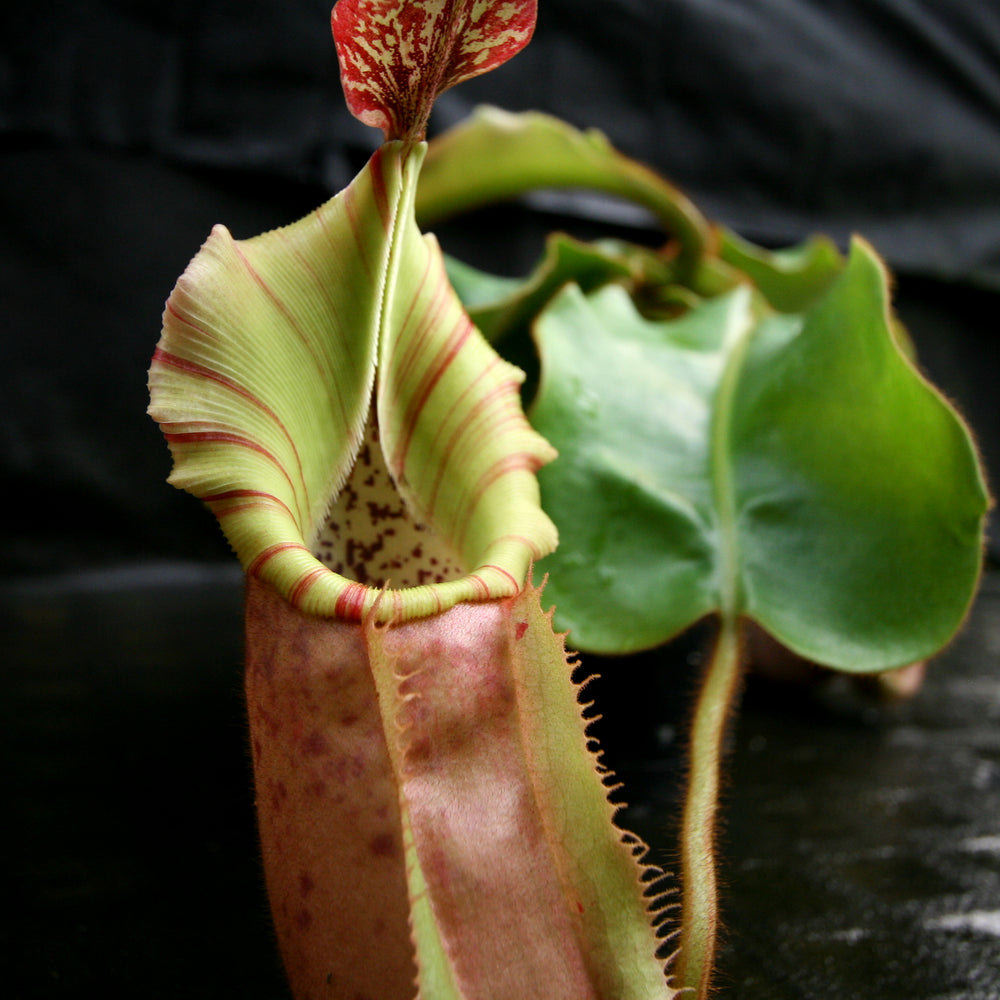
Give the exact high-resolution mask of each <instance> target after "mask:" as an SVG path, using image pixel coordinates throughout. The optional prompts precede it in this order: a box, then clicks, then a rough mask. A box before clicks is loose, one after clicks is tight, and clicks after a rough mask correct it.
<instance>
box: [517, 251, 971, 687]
mask: <svg viewBox="0 0 1000 1000" xmlns="http://www.w3.org/2000/svg"><path fill="white" fill-rule="evenodd" d="M888 310H889V293H888V288H887V278H886V273H885V271H884V268H883V266H882V264H881V262H880V261H879V260H878V259H877V257H876V256H875V254H874V252H873V251H871V249H870V248H869V247H868V246H867V245H866V244H864V243H863V242H861V241H856V242H855V244H854V245H853V247H852V250H851V254H850V258H849V261H848V264H847V267H846V269H845V270H844V272H843V273H842V274H841V275H840V276H839V277H838V278H837V279H836V280H835V281H834V283H833V284H832V285H831V287H830V288H829V290H828V292H827V293H826V294H825V295H823V296H822V297H821V298H820V299H819V300H818V301H817V302H816V303H815V304H814V305H813V306H812V307H811V308H810V309H809V310H808V311H807V312H806V313H804V314H803V315H771V316H768V317H765V318H764V319H762V320H759V321H758V320H757V319H756V318H755V314H754V311H753V309H752V306H751V302H750V294H749V291H748V290H745V289H737V290H734V291H733V292H730V293H728V294H726V295H724V296H720V297H719V298H717V299H714V300H711V301H708V302H705V303H704V304H702V305H700V306H698V307H697V308H695V309H693V310H692V311H691V312H690V313H688V314H687V315H685V316H684V317H683V318H681V319H679V320H675V321H672V322H649V321H646V320H644V319H642V318H641V317H640V316H638V315H637V313H636V312H635V310H634V308H633V306H632V304H631V302H630V301H629V300H628V297H627V296H626V295H625V294H624V292H622V291H621V290H619V289H616V288H607V289H604V290H602V291H600V292H598V293H596V294H595V295H593V296H591V297H590V298H589V299H588V298H586V297H584V296H583V295H582V294H581V293H580V292H579V291H575V290H572V289H567V291H566V292H564V293H563V295H562V296H561V297H560V298H559V299H558V300H557V303H556V304H554V305H553V307H552V308H550V309H549V310H548V311H547V312H546V313H545V314H544V315H543V316H542V317H541V319H540V321H539V325H538V337H539V342H540V350H541V354H542V365H543V376H542V384H541V388H540V391H539V396H538V398H537V400H536V403H535V406H534V408H533V410H532V414H531V416H532V420H533V423H534V425H535V426H536V428H537V429H538V430H539V431H540V432H541V433H543V434H545V435H546V436H547V437H548V438H549V440H551V441H552V442H553V443H554V444H555V445H556V447H557V448H558V449H559V452H560V458H559V460H558V461H557V462H556V463H554V464H553V465H552V466H551V467H550V468H549V469H547V470H544V471H543V474H542V476H541V482H542V490H543V502H544V504H545V506H546V509H547V511H548V512H549V513H550V515H551V516H552V517H553V519H554V520H555V522H556V524H557V526H558V527H559V531H560V547H559V550H558V551H557V552H556V553H555V554H554V555H553V556H551V557H549V558H548V559H547V560H545V561H544V562H543V563H542V567H543V568H544V569H546V570H547V571H548V572H549V573H550V576H551V584H550V591H549V593H550V596H552V597H553V598H554V600H555V603H556V606H557V609H558V615H559V619H560V622H561V624H562V625H563V626H566V627H568V628H570V630H571V633H572V642H573V643H574V644H575V645H577V647H578V648H583V649H591V650H596V651H601V652H623V651H629V650H636V649H641V648H647V647H651V646H655V645H657V644H658V643H660V642H663V641H665V640H666V639H668V638H669V637H670V636H672V635H673V634H675V633H676V632H678V631H679V630H681V629H683V628H684V627H686V626H687V625H689V624H691V623H692V622H694V621H695V620H697V619H698V618H700V617H702V616H703V615H706V614H709V613H710V612H713V611H721V612H722V613H723V615H725V616H732V615H737V614H742V615H747V616H750V617H752V618H754V619H756V620H757V621H758V622H759V623H760V624H761V625H762V626H763V627H764V628H765V629H767V630H768V631H769V632H771V634H772V635H774V636H775V637H776V638H777V639H778V640H779V641H781V642H782V643H784V644H785V645H786V646H788V647H790V648H791V649H792V650H794V651H795V652H797V653H800V654H801V655H803V656H806V657H808V658H809V659H813V660H816V661H819V662H821V663H825V664H828V665H830V666H833V667H837V668H840V669H844V670H858V671H870V670H881V669H885V668H888V667H893V666H899V665H901V664H904V663H908V662H912V661H914V660H918V659H921V658H923V657H926V656H928V655H930V654H931V653H933V652H935V651H936V650H938V649H939V648H940V647H941V646H942V645H943V644H944V643H945V642H947V640H948V639H949V638H950V636H951V635H952V634H953V633H954V631H955V630H956V628H957V627H958V626H959V624H960V623H961V621H962V619H963V617H964V615H965V613H966V610H967V608H968V605H969V602H970V600H971V598H972V595H973V592H974V589H975V586H976V582H977V579H978V574H979V569H980V561H981V545H982V542H981V538H982V527H983V518H984V514H985V510H986V507H987V496H986V491H985V487H984V483H983V478H982V473H981V469H980V467H979V464H978V459H977V456H976V452H975V449H974V446H973V444H972V441H971V439H970V436H969V433H968V431H967V429H966V428H965V426H964V425H963V424H962V422H961V420H960V419H959V418H958V417H957V415H956V414H955V412H954V411H953V410H952V409H951V407H950V406H949V405H948V404H947V403H946V402H945V400H944V399H943V398H942V397H941V396H940V395H939V394H938V393H937V392H936V391H935V390H934V389H933V388H932V387H931V386H930V385H929V384H928V383H927V382H926V381H925V380H924V379H923V378H922V377H921V376H920V375H919V374H918V373H917V371H916V370H915V369H914V368H913V367H912V365H911V363H910V362H909V361H908V360H907V358H906V357H905V356H904V355H903V353H902V352H901V350H900V349H899V347H898V345H897V342H896V339H895V337H894V335H893V333H892V329H891V325H890V321H889V312H888Z"/></svg>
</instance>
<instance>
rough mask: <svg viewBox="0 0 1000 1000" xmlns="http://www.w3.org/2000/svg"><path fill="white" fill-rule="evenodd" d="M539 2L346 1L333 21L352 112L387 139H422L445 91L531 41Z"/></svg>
mask: <svg viewBox="0 0 1000 1000" xmlns="http://www.w3.org/2000/svg"><path fill="white" fill-rule="evenodd" d="M535 14H536V0H339V2H338V3H337V4H336V6H335V7H334V8H333V13H332V15H331V25H332V28H333V37H334V41H335V43H336V46H337V57H338V59H339V60H340V77H341V82H342V84H343V87H344V95H345V97H346V99H347V105H348V107H349V108H350V110H351V113H352V114H353V115H354V116H355V117H357V118H358V119H359V120H360V121H362V122H364V123H365V124H366V125H371V126H373V127H375V128H380V129H382V131H383V132H384V133H385V136H386V138H387V139H421V138H423V135H424V132H425V130H426V126H427V119H428V117H429V116H430V111H431V107H432V105H433V103H434V100H435V98H436V97H437V95H438V94H440V93H441V92H442V91H444V90H447V89H448V88H449V87H453V86H454V85H455V84H457V83H461V82H462V81H463V80H468V79H470V78H471V77H474V76H478V75H479V74H481V73H485V72H487V71H489V70H491V69H494V68H496V67H497V66H499V65H501V64H502V63H504V62H506V61H507V60H508V59H510V58H511V57H512V56H514V55H516V54H517V53H518V52H519V51H520V50H521V49H523V48H524V46H525V45H527V44H528V42H529V41H530V39H531V36H532V33H533V32H534V27H535Z"/></svg>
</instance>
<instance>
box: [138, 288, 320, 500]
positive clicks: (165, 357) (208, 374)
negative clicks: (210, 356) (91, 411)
mask: <svg viewBox="0 0 1000 1000" xmlns="http://www.w3.org/2000/svg"><path fill="white" fill-rule="evenodd" d="M168 306H169V303H168ZM157 362H159V363H160V364H163V365H166V366H167V367H170V368H175V369H176V370H177V371H182V372H184V373H185V374H186V375H193V376H195V377H197V378H204V379H207V380H208V381H210V382H214V383H216V384H217V385H220V386H222V387H223V388H224V389H228V390H229V391H230V392H234V393H235V394H236V395H238V396H240V397H241V398H242V399H245V400H246V401H247V402H248V403H250V404H251V405H253V406H255V407H256V408H257V409H258V410H260V411H261V412H262V413H263V414H264V415H265V416H266V417H267V419H268V420H270V421H271V423H273V424H274V425H275V427H277V428H278V430H279V431H280V432H281V436H282V437H283V438H284V439H285V440H286V441H287V442H288V444H289V446H290V447H291V449H292V454H293V455H294V456H295V462H296V465H297V467H298V473H299V485H300V487H301V488H302V490H303V493H304V495H305V497H306V500H307V503H306V506H307V508H308V505H309V504H308V497H309V490H308V488H307V487H306V483H305V477H304V474H303V472H302V460H301V458H300V457H299V450H298V448H297V447H296V446H295V440H294V439H293V437H292V435H291V434H289V432H288V429H287V428H286V427H285V424H284V422H283V421H282V420H281V418H280V417H279V416H278V414H277V413H275V412H274V410H272V409H271V407H270V406H268V405H267V404H266V403H265V402H264V401H263V400H261V399H260V398H258V397H257V396H255V395H254V394H253V393H252V392H250V391H249V390H248V389H247V388H246V387H245V386H242V385H240V383H239V382H234V381H233V380H232V379H229V378H226V377H225V376H223V375H220V374H219V373H218V372H216V371H213V370H212V369H211V368H206V367H205V366H204V365H200V364H198V363H197V362H195V361H190V360H189V359H187V358H182V357H179V356H178V355H176V354H171V353H170V352H168V351H165V350H163V349H162V348H160V347H157V348H156V350H155V351H154V352H153V363H154V364H156V363H157ZM161 426H164V436H165V437H166V438H167V440H168V441H170V440H171V436H170V433H169V432H168V431H167V430H166V425H161ZM177 440H178V441H180V440H181V436H180V435H178V437H177ZM191 440H196V439H191ZM206 440H207V439H206ZM271 457H273V456H271ZM282 468H284V467H283V466H282ZM286 478H288V481H289V485H291V477H290V476H288V475H287V472H286ZM292 489H293V490H294V489H295V487H294V486H293V487H292Z"/></svg>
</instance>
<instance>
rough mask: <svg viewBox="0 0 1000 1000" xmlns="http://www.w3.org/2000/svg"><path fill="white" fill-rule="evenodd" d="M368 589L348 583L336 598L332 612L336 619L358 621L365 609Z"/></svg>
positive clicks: (358, 584) (361, 585)
mask: <svg viewBox="0 0 1000 1000" xmlns="http://www.w3.org/2000/svg"><path fill="white" fill-rule="evenodd" d="M367 593H368V588H367V587H365V586H364V585H363V584H360V583H349V584H348V585H347V587H346V588H345V589H344V590H343V591H342V592H341V594H340V596H339V597H338V598H337V603H336V605H334V612H335V614H336V615H337V617H338V618H345V619H347V620H348V621H360V620H361V616H362V614H363V613H364V609H365V596H366V594H367Z"/></svg>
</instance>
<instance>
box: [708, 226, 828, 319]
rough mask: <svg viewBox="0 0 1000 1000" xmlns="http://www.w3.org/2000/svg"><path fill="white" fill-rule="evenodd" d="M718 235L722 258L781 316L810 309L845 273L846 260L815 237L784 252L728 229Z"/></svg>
mask: <svg viewBox="0 0 1000 1000" xmlns="http://www.w3.org/2000/svg"><path fill="white" fill-rule="evenodd" d="M716 232H717V234H718V239H719V257H720V258H721V259H722V260H723V261H725V262H726V263H727V264H731V265H732V266H733V267H735V268H738V269H739V270H740V271H742V272H743V273H744V274H745V275H746V276H747V277H748V278H750V280H751V281H753V283H754V284H755V285H756V287H757V289H758V290H759V291H760V292H761V294H762V295H763V296H764V298H765V299H766V300H767V301H768V303H769V304H770V305H771V306H773V307H774V308H775V309H777V310H778V311H779V312H791V313H794V312H803V311H804V310H806V309H808V308H809V306H811V305H812V304H813V303H814V302H815V301H816V300H817V299H818V298H819V297H820V295H822V293H823V292H825V291H826V290H827V288H829V287H830V284H831V283H832V281H833V280H834V278H836V277H837V275H838V274H840V272H841V271H842V270H843V269H844V258H843V257H842V256H841V254H840V251H839V250H838V249H837V247H836V245H835V244H834V243H833V241H832V240H830V239H829V238H828V237H826V236H814V237H812V238H810V239H808V240H806V241H805V242H803V243H800V244H799V245H798V246H794V247H787V248H784V249H781V250H765V249H764V248H763V247H758V246H754V244H752V243H750V242H748V241H747V240H744V239H743V238H742V237H740V236H737V235H736V233H734V232H731V231H730V230H728V229H726V228H725V227H721V226H720V227H718V228H717V230H716Z"/></svg>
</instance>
